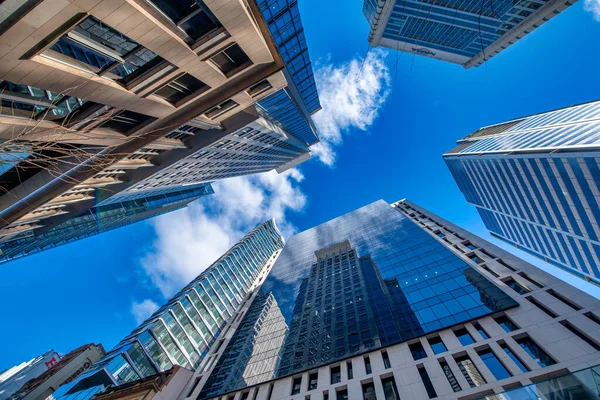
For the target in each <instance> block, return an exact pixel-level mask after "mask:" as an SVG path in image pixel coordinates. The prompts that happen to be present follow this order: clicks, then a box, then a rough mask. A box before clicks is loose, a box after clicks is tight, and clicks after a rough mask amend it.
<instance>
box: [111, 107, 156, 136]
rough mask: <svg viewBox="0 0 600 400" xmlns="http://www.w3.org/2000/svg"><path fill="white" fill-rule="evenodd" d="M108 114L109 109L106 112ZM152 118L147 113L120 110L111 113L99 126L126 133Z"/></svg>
mask: <svg viewBox="0 0 600 400" xmlns="http://www.w3.org/2000/svg"><path fill="white" fill-rule="evenodd" d="M108 114H110V111H109V112H108ZM151 119H154V118H152V117H150V116H148V115H144V114H139V113H136V112H133V111H127V110H121V111H118V112H115V113H114V114H112V116H111V117H109V118H108V120H107V121H106V122H103V123H102V124H100V128H106V129H112V130H113V131H117V132H120V133H124V134H127V133H128V132H130V131H131V130H133V129H135V128H136V127H138V126H139V125H141V124H142V123H144V122H147V121H149V120H151Z"/></svg>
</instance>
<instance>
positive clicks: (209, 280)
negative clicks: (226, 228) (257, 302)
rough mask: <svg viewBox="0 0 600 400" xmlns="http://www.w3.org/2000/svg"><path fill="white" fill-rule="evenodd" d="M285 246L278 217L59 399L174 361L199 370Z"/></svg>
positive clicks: (79, 395)
mask: <svg viewBox="0 0 600 400" xmlns="http://www.w3.org/2000/svg"><path fill="white" fill-rule="evenodd" d="M283 245H284V241H283V237H282V236H281V233H280V232H279V230H278V229H277V226H276V225H275V222H274V221H273V220H269V221H266V222H264V223H262V224H261V225H259V226H257V227H256V228H255V229H253V230H252V231H251V232H250V233H248V234H247V235H246V236H245V237H244V238H243V239H241V240H240V241H239V242H238V243H237V244H236V245H235V246H233V247H232V248H231V249H229V250H228V251H227V252H226V253H225V254H224V255H223V256H222V257H221V258H219V259H218V260H217V261H216V262H215V263H213V264H212V265H211V266H210V267H209V268H208V269H206V270H205V271H204V272H203V273H202V274H200V275H199V276H198V277H197V278H196V279H194V280H193V281H192V282H190V283H189V284H188V285H187V286H185V287H184V288H183V289H182V290H181V291H180V292H179V293H177V294H176V295H175V296H173V298H172V299H170V300H169V301H168V302H167V303H166V304H165V305H164V306H162V307H161V308H160V309H158V310H157V311H156V312H155V313H154V314H153V315H152V316H151V317H150V318H148V319H147V320H146V321H144V322H143V323H142V324H141V325H140V326H138V327H137V328H136V329H135V330H134V331H133V332H131V334H129V335H128V336H127V337H125V338H124V339H123V340H122V341H121V342H120V343H118V344H117V345H116V346H115V347H114V349H113V350H111V351H110V352H108V353H107V354H106V356H105V357H104V358H103V359H101V360H100V361H99V362H97V363H96V364H94V365H93V366H92V368H90V370H89V371H88V372H87V373H86V374H85V375H82V376H81V377H80V378H78V379H77V380H75V381H73V382H72V383H70V384H68V385H65V386H63V387H62V389H60V390H59V391H58V392H57V393H55V395H54V396H55V398H60V397H64V398H65V399H69V398H77V399H80V400H83V399H89V398H91V397H92V396H93V395H94V394H96V393H102V391H103V390H104V389H106V388H108V387H113V386H119V385H123V384H126V383H131V382H135V381H137V380H139V379H142V378H145V377H149V376H152V375H154V374H156V373H158V372H161V371H166V370H168V369H170V368H171V367H172V366H173V365H179V366H182V367H184V368H187V369H188V370H194V369H196V368H197V367H198V366H199V365H200V364H201V363H202V362H203V360H204V359H205V357H206V356H207V353H208V351H209V349H210V348H211V347H212V346H213V345H215V344H216V346H220V345H219V343H221V344H222V342H223V339H222V336H223V333H224V328H225V326H226V325H227V323H228V322H230V321H231V320H232V318H233V317H234V316H236V315H237V314H236V313H237V311H238V309H239V308H240V305H242V304H244V303H245V302H246V300H247V294H248V293H249V292H252V291H253V290H254V288H255V287H256V285H258V284H259V283H260V282H262V281H263V279H264V277H265V276H266V274H267V273H268V271H269V269H270V268H271V266H272V264H273V261H274V260H275V259H276V257H277V255H278V254H279V252H280V250H281V248H282V247H283Z"/></svg>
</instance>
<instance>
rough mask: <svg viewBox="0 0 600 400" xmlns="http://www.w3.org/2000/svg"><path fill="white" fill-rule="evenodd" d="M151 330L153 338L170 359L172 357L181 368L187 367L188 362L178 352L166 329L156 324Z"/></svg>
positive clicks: (179, 351)
mask: <svg viewBox="0 0 600 400" xmlns="http://www.w3.org/2000/svg"><path fill="white" fill-rule="evenodd" d="M151 330H152V332H153V333H154V336H155V337H156V338H157V339H158V341H159V342H160V344H162V346H163V348H164V349H165V350H166V351H167V353H168V354H169V355H170V356H171V357H173V359H174V360H175V361H176V362H177V364H179V365H182V366H188V365H189V362H188V360H187V359H186V358H185V356H184V355H183V353H182V352H181V350H179V348H178V347H177V345H176V344H175V342H174V341H173V339H172V338H171V336H170V335H169V332H168V331H167V328H165V326H164V325H163V324H162V323H157V324H156V325H155V326H154V327H153V328H152V329H151Z"/></svg>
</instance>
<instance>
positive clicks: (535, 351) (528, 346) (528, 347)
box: [517, 336, 556, 368]
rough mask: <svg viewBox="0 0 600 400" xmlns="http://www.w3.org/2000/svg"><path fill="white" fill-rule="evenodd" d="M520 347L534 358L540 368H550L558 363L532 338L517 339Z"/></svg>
mask: <svg viewBox="0 0 600 400" xmlns="http://www.w3.org/2000/svg"><path fill="white" fill-rule="evenodd" d="M517 343H518V344H519V346H521V347H522V348H523V350H525V351H526V352H527V354H529V355H530V356H531V358H533V359H534V360H535V361H536V362H537V363H538V365H539V366H540V367H542V368H544V367H548V366H550V365H554V364H556V361H554V359H553V358H552V357H550V356H549V355H548V353H546V352H545V351H544V350H542V348H541V347H540V346H538V345H537V343H535V342H534V341H533V340H531V338H530V337H528V336H526V337H523V338H520V339H517Z"/></svg>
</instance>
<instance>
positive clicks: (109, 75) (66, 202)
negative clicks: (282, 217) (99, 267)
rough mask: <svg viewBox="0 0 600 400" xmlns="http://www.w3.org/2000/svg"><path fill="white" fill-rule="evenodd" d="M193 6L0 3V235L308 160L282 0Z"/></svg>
mask: <svg viewBox="0 0 600 400" xmlns="http://www.w3.org/2000/svg"><path fill="white" fill-rule="evenodd" d="M207 3H208V4H206V3H205V2H204V1H202V0H169V1H164V0H133V1H131V0H129V1H127V0H117V1H116V2H115V1H113V0H99V1H96V2H92V3H89V2H85V1H80V0H75V1H71V2H67V3H65V2H61V1H60V0H42V1H37V2H26V1H21V0H15V1H12V2H9V3H6V4H4V3H3V5H2V7H3V13H2V17H0V43H3V44H6V46H5V51H3V52H1V53H0V61H1V63H0V65H2V68H0V99H1V100H2V107H1V108H0V243H2V242H7V241H9V240H20V241H21V242H26V241H35V240H36V239H35V238H36V237H37V236H40V235H45V236H48V235H47V232H49V231H51V230H53V229H55V228H58V229H61V227H62V226H64V225H65V224H71V225H77V224H78V222H77V220H76V219H77V218H80V217H85V216H86V215H90V214H93V213H95V208H96V207H99V206H106V205H109V204H114V203H120V202H122V201H123V199H132V198H134V197H135V198H138V199H141V198H148V197H150V196H154V195H156V194H163V193H164V192H165V190H167V191H168V190H184V189H185V186H186V185H200V184H204V183H209V182H211V181H214V180H218V179H223V178H227V177H233V176H241V175H246V174H251V173H257V172H264V171H269V170H274V169H275V170H277V171H279V172H282V171H285V170H286V169H289V168H292V167H294V166H295V165H298V164H299V163H301V162H303V161H305V160H307V159H308V158H309V157H310V153H309V146H310V145H312V144H315V143H317V142H318V141H319V139H318V136H317V133H316V129H315V126H314V123H313V121H312V119H311V113H313V112H315V111H317V110H318V109H319V107H320V105H319V99H318V94H317V90H316V86H315V82H314V78H313V74H312V66H311V63H310V58H309V57H308V49H307V46H306V41H305V40H304V35H303V28H302V24H301V21H300V16H299V13H298V7H297V4H296V2H295V1H289V2H286V1H274V0H261V2H260V4H258V3H257V2H256V1H255V0H241V1H232V0H214V1H210V2H207ZM49 10H50V11H49ZM263 14H264V16H263ZM32 21H35V22H32ZM74 219H75V222H73V223H72V220H74ZM85 234H86V233H85V232H80V233H79V234H78V235H76V236H82V235H85ZM61 237H62V236H61ZM44 240H45V239H44V238H40V239H39V240H37V242H39V243H41V242H44ZM55 244H56V243H50V245H51V246H54V245H55ZM10 246H13V245H10ZM17 247H20V244H19V245H17ZM29 247H37V244H36V243H33V242H32V243H31V244H30V246H29Z"/></svg>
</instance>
